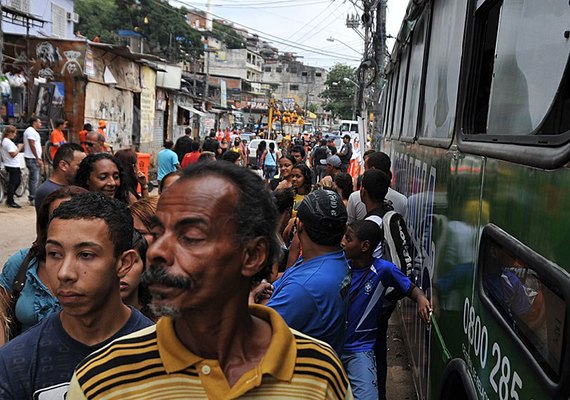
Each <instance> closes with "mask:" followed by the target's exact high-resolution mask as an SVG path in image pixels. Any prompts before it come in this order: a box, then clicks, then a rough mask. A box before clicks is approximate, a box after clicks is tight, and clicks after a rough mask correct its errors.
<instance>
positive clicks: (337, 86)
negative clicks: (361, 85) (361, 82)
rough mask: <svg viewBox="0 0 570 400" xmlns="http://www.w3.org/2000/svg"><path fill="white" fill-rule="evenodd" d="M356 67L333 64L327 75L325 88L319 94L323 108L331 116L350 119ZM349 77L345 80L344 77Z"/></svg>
mask: <svg viewBox="0 0 570 400" xmlns="http://www.w3.org/2000/svg"><path fill="white" fill-rule="evenodd" d="M355 74H356V69H355V68H353V67H351V66H350V65H346V64H335V65H334V66H333V67H332V68H331V70H330V71H329V73H328V75H327V80H326V81H325V90H324V91H323V92H321V94H319V97H321V98H322V99H324V100H325V101H324V103H323V109H325V110H326V111H330V112H331V114H332V115H333V117H340V118H342V119H350V118H351V117H352V115H353V113H354V111H355V110H354V98H355V96H356V89H357V88H356V86H355V84H354V83H352V82H351V81H354V80H355ZM345 78H346V79H350V81H347V80H346V79H345Z"/></svg>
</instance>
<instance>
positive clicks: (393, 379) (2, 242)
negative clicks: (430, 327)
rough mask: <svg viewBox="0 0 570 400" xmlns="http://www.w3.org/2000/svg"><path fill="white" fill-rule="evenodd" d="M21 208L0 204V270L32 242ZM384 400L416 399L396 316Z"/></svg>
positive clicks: (29, 211)
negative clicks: (385, 397) (9, 258)
mask: <svg viewBox="0 0 570 400" xmlns="http://www.w3.org/2000/svg"><path fill="white" fill-rule="evenodd" d="M17 201H18V202H19V203H20V205H22V208H21V209H13V208H8V207H6V204H0V268H2V267H3V266H4V263H5V262H6V259H7V258H8V257H9V256H10V255H12V254H14V253H15V252H16V251H17V250H19V249H21V248H25V247H29V246H30V245H31V243H32V242H33V241H34V239H35V236H36V235H35V223H36V213H35V209H34V207H32V206H30V205H28V204H27V202H26V201H25V198H21V199H17ZM387 382H388V383H387V387H386V390H387V398H388V399H389V400H392V399H397V400H406V399H409V400H412V399H416V391H415V387H414V383H413V381H412V373H411V368H410V365H409V362H408V357H407V354H406V351H405V348H404V341H403V338H402V333H401V330H400V325H399V323H398V318H397V316H396V313H394V314H393V315H392V318H391V319H390V325H389V327H388V379H387Z"/></svg>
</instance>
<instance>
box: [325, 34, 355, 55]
mask: <svg viewBox="0 0 570 400" xmlns="http://www.w3.org/2000/svg"><path fill="white" fill-rule="evenodd" d="M327 41H329V42H339V43H340V44H343V45H345V46H346V47H348V48H349V49H350V50H352V51H354V52H355V53H358V55H362V53H361V52H360V51H358V50H356V49H353V48H352V47H350V46H349V45H347V44H346V43H344V42H343V41H342V40H338V39H335V38H333V37H332V36H331V37H328V38H327Z"/></svg>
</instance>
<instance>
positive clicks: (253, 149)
mask: <svg viewBox="0 0 570 400" xmlns="http://www.w3.org/2000/svg"><path fill="white" fill-rule="evenodd" d="M262 140H265V143H267V147H268V148H269V143H273V144H275V150H277V148H278V146H277V143H276V142H275V140H267V139H253V140H252V141H251V142H249V143H248V145H247V147H248V149H249V159H248V160H247V162H248V164H249V165H253V166H256V160H257V147H258V146H259V143H260V142H261V141H262Z"/></svg>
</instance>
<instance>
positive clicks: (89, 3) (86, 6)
mask: <svg viewBox="0 0 570 400" xmlns="http://www.w3.org/2000/svg"><path fill="white" fill-rule="evenodd" d="M74 10H75V12H76V13H77V14H79V23H78V24H76V25H75V30H76V31H79V32H81V34H82V35H83V36H85V37H86V38H88V39H90V40H93V39H94V38H95V36H99V37H100V38H101V41H102V42H105V43H116V42H117V40H118V36H117V28H118V25H117V24H116V22H115V21H116V18H117V14H118V13H119V10H118V7H117V3H116V2H115V0H77V1H76V2H75V5H74Z"/></svg>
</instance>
